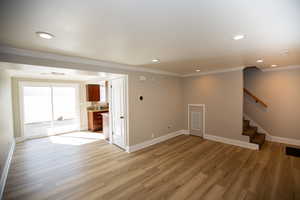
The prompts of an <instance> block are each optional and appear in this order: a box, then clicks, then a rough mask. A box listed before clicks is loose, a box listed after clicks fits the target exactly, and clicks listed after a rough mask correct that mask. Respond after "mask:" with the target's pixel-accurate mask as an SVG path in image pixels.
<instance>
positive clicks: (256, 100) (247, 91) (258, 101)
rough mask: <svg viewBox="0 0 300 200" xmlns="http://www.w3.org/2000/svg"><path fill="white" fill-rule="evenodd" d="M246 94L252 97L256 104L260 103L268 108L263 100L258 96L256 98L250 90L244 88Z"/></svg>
mask: <svg viewBox="0 0 300 200" xmlns="http://www.w3.org/2000/svg"><path fill="white" fill-rule="evenodd" d="M244 92H245V93H246V94H247V95H249V96H250V97H252V98H253V99H254V100H255V102H256V103H260V104H261V105H262V106H263V107H265V108H267V107H268V105H267V104H266V103H265V102H263V101H262V100H260V99H259V98H258V97H257V96H255V95H254V94H252V93H251V92H250V91H249V90H247V89H246V88H244Z"/></svg>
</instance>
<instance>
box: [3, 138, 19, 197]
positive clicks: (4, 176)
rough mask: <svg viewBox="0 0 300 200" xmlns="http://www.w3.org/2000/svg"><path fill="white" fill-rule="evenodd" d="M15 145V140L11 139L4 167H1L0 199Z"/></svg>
mask: <svg viewBox="0 0 300 200" xmlns="http://www.w3.org/2000/svg"><path fill="white" fill-rule="evenodd" d="M15 145H16V142H15V140H13V142H12V144H11V146H10V150H9V153H8V155H7V159H6V162H5V164H4V168H3V172H2V174H1V180H0V199H2V196H3V193H4V188H5V183H6V179H7V175H8V171H9V167H10V163H11V160H12V157H13V154H14V150H15Z"/></svg>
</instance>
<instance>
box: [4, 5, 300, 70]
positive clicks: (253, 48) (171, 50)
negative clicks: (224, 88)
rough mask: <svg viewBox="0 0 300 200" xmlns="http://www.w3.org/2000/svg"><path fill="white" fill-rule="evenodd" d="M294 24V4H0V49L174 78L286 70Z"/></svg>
mask: <svg viewBox="0 0 300 200" xmlns="http://www.w3.org/2000/svg"><path fill="white" fill-rule="evenodd" d="M299 19H300V1H299V0H276V1H274V0H251V1H241V0H239V1H238V0H226V1H220V0H201V1H199V0H187V1H182V0H163V1H161V0H151V1H141V0H130V1H125V0H101V1H99V0H89V1H74V0H51V1H42V0H26V1H23V0H22V1H20V0H1V3H0V28H1V32H0V44H5V45H10V46H12V47H18V48H25V49H30V50H38V51H43V52H50V53H57V54H62V55H71V56H78V57H83V58H92V59H97V60H102V61H110V62H115V63H121V64H128V65H132V66H141V67H148V68H150V69H160V70H165V71H169V72H175V73H180V74H188V73H193V72H195V69H196V66H199V67H200V69H201V70H202V71H209V70H221V69H226V68H233V67H239V66H248V65H249V66H252V65H256V60H257V59H259V58H262V59H264V63H263V64H262V66H264V67H268V66H270V65H271V64H277V65H279V66H286V65H296V64H300V23H299ZM36 31H45V32H49V33H52V34H54V35H55V38H54V39H52V40H45V39H41V38H38V37H37V36H36V34H35V32H36ZM236 34H244V35H245V36H246V37H245V39H243V40H239V41H234V40H233V39H232V37H233V36H234V35H236ZM286 50H288V53H287V54H286V53H284V52H285V51H286ZM153 58H159V59H160V61H161V62H160V63H157V64H153V63H151V60H152V59H153Z"/></svg>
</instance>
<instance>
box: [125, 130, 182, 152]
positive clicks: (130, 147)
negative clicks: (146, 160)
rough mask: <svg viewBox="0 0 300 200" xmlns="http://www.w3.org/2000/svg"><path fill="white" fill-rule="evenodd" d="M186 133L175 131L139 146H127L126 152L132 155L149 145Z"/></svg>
mask: <svg viewBox="0 0 300 200" xmlns="http://www.w3.org/2000/svg"><path fill="white" fill-rule="evenodd" d="M186 133H187V132H186V130H179V131H175V132H172V133H169V134H167V135H163V136H160V137H157V138H154V139H152V140H148V141H146V142H142V143H139V144H136V145H133V146H129V147H127V149H126V151H127V152H128V153H132V152H135V151H138V150H141V149H144V148H146V147H149V146H151V145H154V144H158V143H161V142H163V141H166V140H169V139H171V138H174V137H176V136H179V135H185V134H186Z"/></svg>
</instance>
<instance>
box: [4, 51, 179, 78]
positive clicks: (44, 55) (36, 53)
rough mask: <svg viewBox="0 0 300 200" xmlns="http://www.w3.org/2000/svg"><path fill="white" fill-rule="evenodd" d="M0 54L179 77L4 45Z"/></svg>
mask: <svg viewBox="0 0 300 200" xmlns="http://www.w3.org/2000/svg"><path fill="white" fill-rule="evenodd" d="M0 53H5V54H12V55H17V56H25V57H32V58H39V59H48V60H53V61H61V62H69V63H75V64H82V65H93V66H101V67H108V68H112V69H119V70H126V71H138V72H149V73H154V74H162V75H170V76H178V77H180V76H181V75H180V74H178V73H173V72H168V71H163V70H156V69H148V68H145V67H136V66H131V65H127V64H119V63H113V62H105V61H99V60H94V59H87V58H79V57H74V56H63V55H58V54H54V53H45V52H39V51H32V50H27V49H19V48H14V47H10V46H4V45H0Z"/></svg>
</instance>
